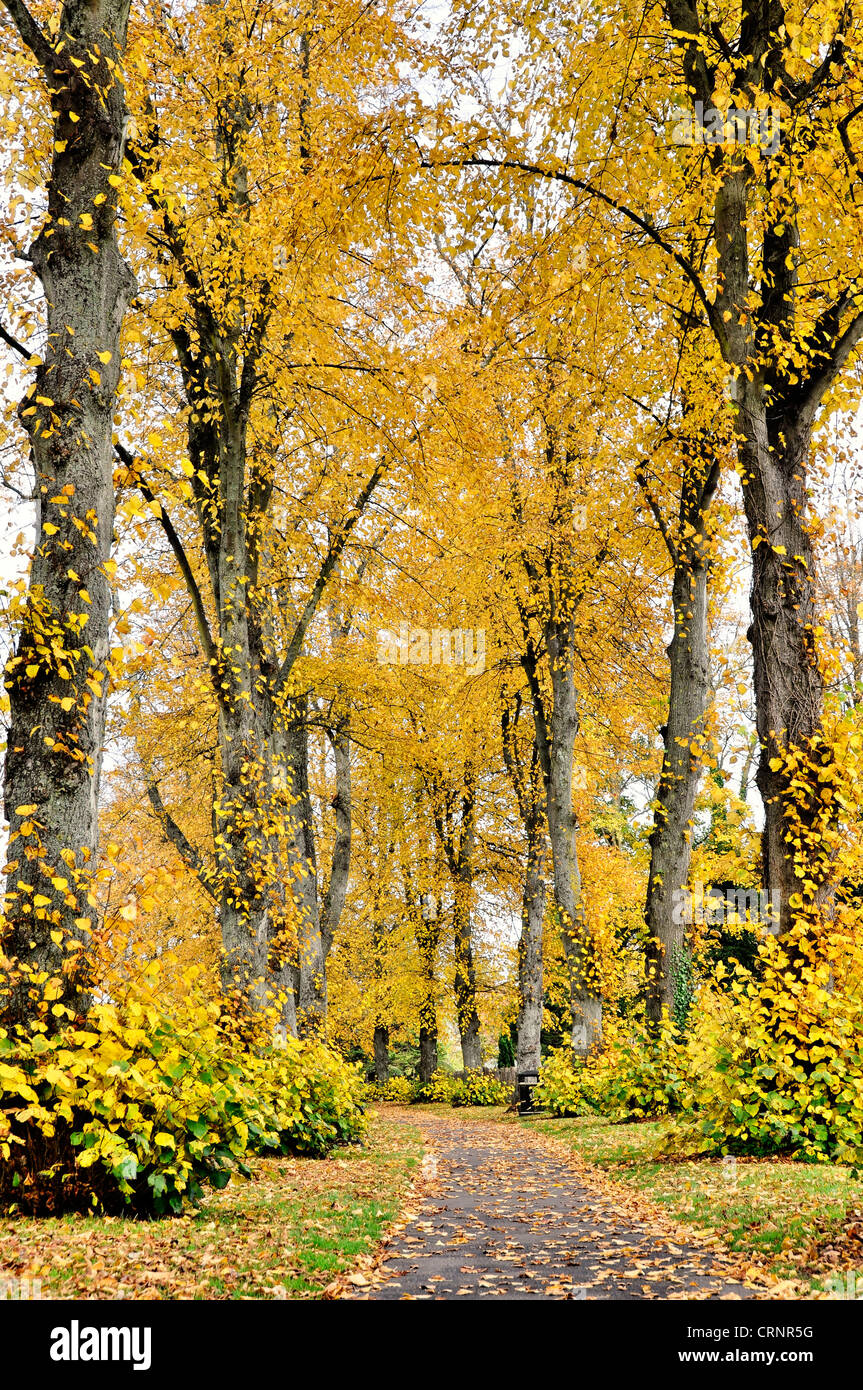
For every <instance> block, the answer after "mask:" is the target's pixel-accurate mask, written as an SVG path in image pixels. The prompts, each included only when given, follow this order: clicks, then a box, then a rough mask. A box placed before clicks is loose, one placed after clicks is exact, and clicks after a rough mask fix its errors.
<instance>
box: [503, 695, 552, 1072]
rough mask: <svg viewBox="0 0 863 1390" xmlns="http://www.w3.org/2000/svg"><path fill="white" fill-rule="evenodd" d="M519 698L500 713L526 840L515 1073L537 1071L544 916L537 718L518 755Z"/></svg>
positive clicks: (521, 705)
mask: <svg viewBox="0 0 863 1390" xmlns="http://www.w3.org/2000/svg"><path fill="white" fill-rule="evenodd" d="M523 708H524V702H523V700H522V697H521V694H520V693H519V692H517V693H516V695H515V698H514V701H513V703H512V705H510V704H509V703H507V702H506V701H504V704H503V707H502V709H501V734H502V747H503V760H504V764H505V766H506V770H507V772H508V773H509V779H510V781H511V782H512V786H513V790H514V792H515V797H516V801H517V803H518V809H519V814H520V816H521V821H522V825H523V826H524V834H525V840H526V841H527V862H526V865H525V874H524V884H523V887H522V899H521V936H520V937H519V942H518V999H519V1008H518V1025H517V1032H518V1057H517V1065H518V1070H519V1071H538V1070H539V1065H540V1060H541V1048H540V1042H541V1034H542V1005H543V978H542V928H543V918H544V916H545V893H546V887H545V879H544V877H543V864H544V860H545V835H544V830H543V805H542V802H543V795H542V793H543V774H542V749H541V739H540V732H539V726H538V724H537V721H536V718H534V720H533V721H532V725H531V738H530V751H529V754H528V756H527V757H526V758H525V757H523V756H520V745H519V717H520V715H521V712H522V710H523Z"/></svg>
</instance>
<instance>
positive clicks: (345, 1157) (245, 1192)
mask: <svg viewBox="0 0 863 1390" xmlns="http://www.w3.org/2000/svg"><path fill="white" fill-rule="evenodd" d="M421 1154H422V1146H421V1142H420V1137H419V1133H418V1131H417V1130H416V1129H415V1128H413V1127H412V1126H405V1125H404V1124H397V1123H394V1122H393V1121H392V1120H388V1119H387V1118H386V1117H385V1116H382V1115H380V1114H375V1115H373V1116H372V1119H371V1124H370V1128H369V1136H368V1139H367V1141H366V1144H365V1145H364V1146H363V1147H362V1148H352V1149H338V1150H336V1151H335V1152H334V1153H333V1155H332V1156H331V1157H330V1158H327V1159H302V1158H298V1159H284V1158H279V1159H261V1160H259V1161H258V1162H257V1163H256V1164H255V1175H254V1178H253V1180H252V1181H250V1182H244V1181H233V1182H231V1184H230V1185H229V1186H228V1187H227V1188H226V1189H225V1191H224V1192H214V1193H212V1194H211V1195H209V1196H208V1198H207V1199H206V1201H205V1202H204V1204H203V1205H202V1206H201V1208H200V1209H199V1210H198V1211H197V1212H195V1213H193V1214H191V1215H187V1216H183V1217H174V1218H167V1219H165V1220H162V1221H149V1222H145V1221H134V1220H124V1219H123V1218H119V1217H81V1216H67V1217H51V1218H43V1219H33V1218H30V1217H3V1218H0V1278H2V1277H4V1276H6V1277H8V1276H10V1275H12V1276H14V1277H17V1278H23V1277H28V1278H30V1279H34V1278H36V1279H41V1281H42V1297H43V1298H72V1299H80V1298H98V1299H109V1298H128V1299H249V1298H251V1299H273V1298H276V1299H281V1298H301V1299H308V1298H319V1297H320V1296H321V1295H322V1293H323V1291H324V1289H325V1288H326V1286H327V1285H328V1284H330V1283H331V1282H332V1280H333V1278H334V1277H335V1276H336V1275H337V1274H338V1273H339V1272H340V1271H343V1270H346V1269H348V1268H351V1267H352V1266H354V1265H355V1264H362V1263H363V1262H364V1260H365V1259H368V1260H369V1261H370V1259H371V1256H372V1253H373V1251H374V1248H375V1246H376V1245H377V1243H378V1242H379V1240H380V1238H381V1236H382V1234H383V1232H384V1230H385V1228H386V1227H387V1226H388V1225H389V1223H390V1222H391V1221H393V1220H394V1219H395V1217H396V1216H397V1214H398V1211H399V1208H400V1205H401V1201H402V1197H403V1194H404V1191H405V1189H406V1187H407V1186H408V1183H409V1182H410V1180H411V1178H412V1176H413V1174H414V1170H415V1169H416V1166H417V1163H418V1161H419V1159H420V1157H421Z"/></svg>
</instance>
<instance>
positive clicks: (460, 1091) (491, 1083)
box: [450, 1071, 512, 1105]
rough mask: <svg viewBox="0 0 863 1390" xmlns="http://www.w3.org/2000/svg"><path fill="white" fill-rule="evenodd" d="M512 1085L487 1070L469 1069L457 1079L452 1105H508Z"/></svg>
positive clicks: (451, 1099)
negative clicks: (462, 1076) (460, 1078)
mask: <svg viewBox="0 0 863 1390" xmlns="http://www.w3.org/2000/svg"><path fill="white" fill-rule="evenodd" d="M511 1100H512V1087H511V1086H507V1084H506V1082H505V1081H498V1079H497V1077H496V1076H492V1075H491V1074H490V1073H489V1072H486V1071H469V1072H468V1074H467V1076H465V1077H464V1078H463V1079H462V1080H458V1081H456V1083H455V1085H454V1087H453V1091H452V1096H451V1098H450V1105H508V1104H509V1102H510V1101H511Z"/></svg>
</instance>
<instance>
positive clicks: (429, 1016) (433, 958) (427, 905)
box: [408, 889, 440, 1085]
mask: <svg viewBox="0 0 863 1390" xmlns="http://www.w3.org/2000/svg"><path fill="white" fill-rule="evenodd" d="M408 911H409V912H410V913H411V915H412V916H413V919H414V934H415V937H416V943H417V950H418V952H419V958H420V988H421V991H422V992H421V997H420V1010H419V1013H420V1036H419V1044H420V1061H419V1076H420V1081H421V1082H422V1083H423V1085H425V1083H426V1082H428V1081H431V1079H432V1077H433V1076H434V1074H435V1072H436V1071H437V1069H438V1029H437V983H436V975H437V951H438V938H439V935H440V922H439V919H438V905H437V902H436V901H435V898H434V896H433V894H431V893H426V894H424V895H423V896H422V898H421V899H420V902H419V903H418V904H414V903H413V902H412V901H411V897H410V891H409V889H408Z"/></svg>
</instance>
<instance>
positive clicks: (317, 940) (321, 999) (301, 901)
mask: <svg viewBox="0 0 863 1390" xmlns="http://www.w3.org/2000/svg"><path fill="white" fill-rule="evenodd" d="M289 709H290V713H289V716H288V718H287V721H286V726H285V741H284V751H285V770H286V775H287V801H288V806H287V820H288V827H289V831H288V837H289V852H288V853H289V880H290V884H291V895H292V898H293V902H294V906H295V909H296V914H297V918H296V920H297V954H298V989H297V1027H298V1028H299V1031H300V1033H301V1034H303V1035H311V1034H315V1033H319V1032H322V1031H323V1028H324V1025H325V1022H326V1015H327V977H326V959H325V954H324V943H323V938H322V935H321V921H320V909H319V899H318V873H317V856H316V851H315V833H314V817H313V811H312V802H311V797H310V795H309V778H308V758H309V736H308V722H307V720H308V709H307V701H306V699H305V698H296V699H294V700H292V701H291V702H290V706H289Z"/></svg>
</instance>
